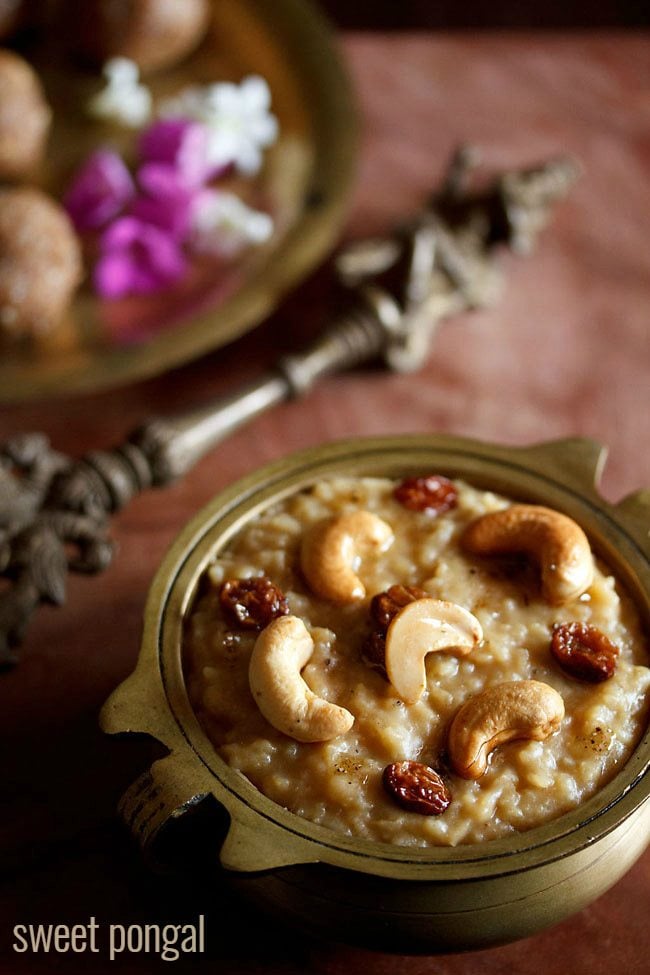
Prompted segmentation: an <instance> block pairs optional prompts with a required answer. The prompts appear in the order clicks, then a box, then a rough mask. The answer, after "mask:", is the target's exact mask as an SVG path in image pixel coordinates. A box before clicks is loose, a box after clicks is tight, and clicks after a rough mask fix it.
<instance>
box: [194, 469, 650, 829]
mask: <svg viewBox="0 0 650 975" xmlns="http://www.w3.org/2000/svg"><path fill="white" fill-rule="evenodd" d="M431 498H433V501H431V503H429V502H430V499H431ZM518 509H522V510H521V512H520V513H519V514H517V511H518ZM486 516H489V517H486ZM479 519H480V520H479ZM527 519H528V522H527ZM524 523H528V527H527V528H526V527H525V526H524V528H522V525H524ZM531 526H532V527H531ZM646 664H647V655H646V645H645V642H644V638H643V635H642V631H641V624H640V620H639V618H638V614H637V612H636V610H635V607H634V605H633V603H632V601H631V600H630V598H629V596H628V595H627V594H626V593H625V591H624V589H623V588H622V586H621V585H620V583H619V582H618V581H617V580H616V579H615V578H614V577H613V576H612V574H611V572H610V571H609V570H608V568H607V567H606V566H604V565H602V564H600V563H599V562H598V561H597V560H594V558H593V557H592V555H591V552H590V550H589V546H588V542H587V541H586V539H585V537H584V535H583V534H582V532H581V530H580V529H579V528H578V527H577V526H575V525H574V523H573V522H571V521H570V520H569V519H567V518H565V516H563V515H560V514H559V513H558V512H552V511H549V509H545V508H538V507H536V506H521V505H513V504H512V502H510V501H509V500H508V499H506V498H504V497H501V496H498V495H496V494H494V493H491V492H486V491H483V490H479V489H477V488H474V487H472V486H469V485H467V484H464V483H462V482H459V481H455V482H449V481H447V480H446V479H445V478H435V477H429V478H411V479H409V480H407V481H404V482H399V483H395V482H393V481H391V480H389V479H380V478H362V479H359V478H354V479H353V478H333V479H331V480H326V481H322V482H320V483H318V484H316V485H314V486H313V487H311V488H310V489H308V490H305V491H301V492H299V493H297V494H294V495H292V496H290V497H289V498H287V499H285V500H284V501H282V502H280V503H278V504H275V505H274V506H273V507H271V508H269V509H267V510H266V511H265V512H263V513H262V514H261V515H259V516H257V517H256V518H255V519H253V520H251V521H250V522H249V523H248V524H247V526H246V527H245V528H243V529H242V530H241V532H240V533H239V534H238V535H237V536H236V537H235V538H234V539H232V541H231V542H230V543H229V545H228V547H227V549H226V550H224V551H221V552H219V553H218V555H217V556H216V557H215V560H214V562H213V563H212V565H211V566H210V567H209V569H208V572H207V574H206V579H205V584H204V586H203V587H202V589H201V591H200V593H199V595H198V597H197V599H196V600H195V603H194V606H193V607H192V610H191V612H190V614H189V618H188V621H187V627H186V632H185V645H184V665H185V672H186V680H187V687H188V691H189V695H190V700H191V702H192V704H193V707H194V708H195V711H196V713H197V715H198V717H199V719H200V721H201V723H202V725H203V727H204V729H205V731H206V733H207V735H208V736H209V738H210V740H211V741H212V742H213V744H214V746H215V748H216V750H217V751H218V753H219V754H220V755H221V757H222V758H223V759H224V760H225V761H226V762H227V763H228V764H229V765H231V766H232V767H233V768H235V769H238V770H239V771H241V772H242V773H243V774H244V775H245V776H246V777H247V778H248V779H250V781H251V782H252V783H253V784H254V785H255V786H256V787H257V788H258V789H260V790H261V791H262V792H263V793H264V794H265V795H267V796H268V797H269V798H271V799H272V800H274V801H275V802H277V803H279V804H280V805H282V806H284V807H286V808H288V809H289V810H291V811H292V812H294V813H296V814H297V815H299V816H302V817H305V818H306V819H309V820H312V821H313V822H315V823H319V824H321V825H323V826H325V827H328V828H330V829H333V830H336V831H338V832H339V833H344V834H348V835H351V836H356V837H362V838H366V839H369V840H375V841H380V842H389V843H396V844H400V845H412V846H428V845H456V844H460V843H477V842H481V841H484V840H489V839H494V838H497V837H502V836H505V835H507V834H508V833H511V832H512V831H513V830H524V829H529V828H531V827H533V826H536V825H539V824H541V823H543V822H545V821H547V820H549V819H551V818H554V817H556V816H558V815H560V814H562V813H564V812H566V811H568V810H570V809H572V808H574V807H575V806H577V805H578V804H579V803H581V802H582V801H584V800H585V799H586V798H588V797H589V796H591V795H593V793H595V792H596V791H597V790H598V789H599V788H601V787H602V786H603V785H604V784H605V783H606V782H607V781H608V780H609V779H611V778H612V777H613V775H614V774H615V773H616V771H617V770H618V769H619V768H620V767H621V766H622V764H623V763H624V762H625V761H626V759H627V758H628V757H629V755H630V754H631V752H632V751H633V749H634V747H635V745H636V743H637V741H638V739H639V738H640V736H641V733H642V730H643V728H644V726H645V722H646V718H647V710H648V703H649V699H650V669H648V667H647V666H646ZM422 813H426V814H425V815H423V814H422Z"/></svg>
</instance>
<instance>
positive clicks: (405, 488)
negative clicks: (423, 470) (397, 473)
mask: <svg viewBox="0 0 650 975" xmlns="http://www.w3.org/2000/svg"><path fill="white" fill-rule="evenodd" d="M393 497H394V498H395V500H396V501H399V503H400V504H401V505H403V506H404V507H405V508H408V509H409V510H410V511H427V512H428V513H429V514H432V513H433V514H442V513H443V512H444V511H450V510H451V508H455V507H456V505H457V504H458V491H457V490H456V487H455V485H454V484H453V482H452V481H450V480H449V478H448V477H443V475H442V474H430V475H428V476H427V477H407V478H406V479H405V480H404V481H402V482H401V483H400V484H398V485H397V487H396V488H395V490H394V491H393Z"/></svg>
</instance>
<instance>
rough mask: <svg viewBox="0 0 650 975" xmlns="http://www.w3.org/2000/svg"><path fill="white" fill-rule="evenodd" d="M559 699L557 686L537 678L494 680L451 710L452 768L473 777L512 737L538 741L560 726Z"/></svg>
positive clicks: (561, 710)
mask: <svg viewBox="0 0 650 975" xmlns="http://www.w3.org/2000/svg"><path fill="white" fill-rule="evenodd" d="M563 717H564V701H563V700H562V698H561V696H560V695H559V694H558V692H557V691H556V690H554V689H553V688H552V687H549V685H548V684H543V683H541V681H537V680H514V681H506V683H504V684H493V685H492V686H491V687H486V688H485V690H484V691H481V693H480V694H476V695H475V696H474V697H471V698H470V699H469V701H466V702H465V704H463V706H462V707H461V708H460V709H459V710H458V711H457V712H456V715H455V717H454V720H453V721H452V723H451V727H450V729H449V738H448V742H447V750H448V753H449V758H450V760H451V764H452V767H453V769H454V771H455V772H456V773H457V774H458V775H460V776H462V777H463V778H464V779H478V778H480V777H481V776H482V775H483V773H484V772H485V771H486V770H487V767H488V759H489V756H490V753H491V752H492V751H493V750H494V749H495V748H497V746H498V745H503V744H504V743H505V742H507V741H513V740H514V739H515V738H530V739H532V740H534V741H543V740H544V739H545V738H548V737H549V735H552V734H553V733H554V732H555V731H557V729H558V728H559V727H560V724H561V722H562V718H563Z"/></svg>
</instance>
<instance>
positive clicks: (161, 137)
mask: <svg viewBox="0 0 650 975" xmlns="http://www.w3.org/2000/svg"><path fill="white" fill-rule="evenodd" d="M207 141H208V133H207V130H206V128H205V126H204V125H202V124H201V123H199V122H196V121H193V120H192V119H188V118H164V119H161V120H160V121H158V122H154V124H153V125H150V126H149V128H148V129H147V130H146V131H145V132H144V133H143V134H142V137H141V139H140V145H139V151H140V159H141V160H142V162H143V163H164V164H165V165H167V166H170V167H172V168H173V169H174V170H176V172H177V174H178V178H179V180H181V181H182V182H184V183H185V184H186V185H187V186H199V185H201V184H203V183H204V182H205V180H206V179H207V177H208V175H209V167H208V163H207Z"/></svg>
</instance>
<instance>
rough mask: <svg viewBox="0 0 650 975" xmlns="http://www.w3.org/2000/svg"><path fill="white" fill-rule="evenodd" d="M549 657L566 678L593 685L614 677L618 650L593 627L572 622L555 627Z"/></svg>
mask: <svg viewBox="0 0 650 975" xmlns="http://www.w3.org/2000/svg"><path fill="white" fill-rule="evenodd" d="M551 653H552V654H553V656H554V657H555V659H556V660H557V662H558V664H559V665H560V667H561V668H562V670H563V671H564V672H565V673H567V674H568V675H569V676H570V677H575V678H576V679H577V680H586V681H589V682H590V683H592V684H597V683H599V682H600V681H603V680H607V679H608V678H610V677H611V676H612V674H613V673H614V671H615V669H616V658H617V657H618V653H619V649H618V647H617V646H616V645H615V644H614V643H612V641H611V640H610V639H609V638H608V637H606V636H605V634H604V633H603V632H602V631H601V630H599V629H598V628H597V627H596V626H591V625H590V624H589V623H580V622H578V621H574V622H572V623H556V624H555V626H554V627H553V634H552V636H551Z"/></svg>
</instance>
